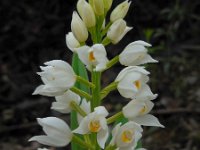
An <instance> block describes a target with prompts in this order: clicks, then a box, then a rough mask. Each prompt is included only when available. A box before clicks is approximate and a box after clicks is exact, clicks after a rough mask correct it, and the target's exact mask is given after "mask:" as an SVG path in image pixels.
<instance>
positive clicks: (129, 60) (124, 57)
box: [119, 41, 158, 66]
mask: <svg viewBox="0 0 200 150" xmlns="http://www.w3.org/2000/svg"><path fill="white" fill-rule="evenodd" d="M145 46H146V47H150V46H151V45H150V44H148V43H146V42H144V41H135V42H132V43H130V44H129V45H128V46H126V48H125V49H124V51H123V52H122V53H121V54H120V55H119V62H120V63H121V64H122V65H125V66H135V65H140V64H145V63H155V62H158V61H157V60H155V59H153V58H152V57H151V56H150V55H149V54H148V53H147V49H146V48H145Z"/></svg>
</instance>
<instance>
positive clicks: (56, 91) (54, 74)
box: [33, 60, 76, 96]
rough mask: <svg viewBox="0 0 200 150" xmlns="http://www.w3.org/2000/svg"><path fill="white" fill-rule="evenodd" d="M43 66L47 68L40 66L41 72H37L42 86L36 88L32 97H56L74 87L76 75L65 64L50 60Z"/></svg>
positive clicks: (60, 61)
mask: <svg viewBox="0 0 200 150" xmlns="http://www.w3.org/2000/svg"><path fill="white" fill-rule="evenodd" d="M44 64H45V65H47V66H45V67H42V66H41V67H40V68H41V70H42V72H38V75H40V76H41V79H42V81H43V83H44V84H42V85H40V86H38V87H37V88H36V89H35V91H34V92H33V95H36V94H40V95H44V96H58V95H62V94H63V93H64V92H65V91H67V90H68V89H69V88H71V87H72V86H74V84H75V82H76V75H75V73H74V71H73V69H72V67H71V66H70V65H69V64H68V63H67V62H65V61H62V60H52V61H49V62H46V63H44Z"/></svg>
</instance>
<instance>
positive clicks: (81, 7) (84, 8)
mask: <svg viewBox="0 0 200 150" xmlns="http://www.w3.org/2000/svg"><path fill="white" fill-rule="evenodd" d="M77 9H78V12H79V14H80V16H81V18H82V19H83V22H84V23H85V25H86V27H88V28H91V27H94V26H95V25H96V18H95V14H94V11H93V9H92V7H91V5H90V4H88V3H87V2H86V1H85V0H79V1H78V3H77Z"/></svg>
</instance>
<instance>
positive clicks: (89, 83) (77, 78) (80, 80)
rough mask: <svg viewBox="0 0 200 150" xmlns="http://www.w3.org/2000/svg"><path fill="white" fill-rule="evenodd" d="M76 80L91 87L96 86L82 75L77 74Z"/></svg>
mask: <svg viewBox="0 0 200 150" xmlns="http://www.w3.org/2000/svg"><path fill="white" fill-rule="evenodd" d="M76 80H77V81H79V82H81V83H83V84H85V85H87V86H89V87H91V88H94V87H95V85H94V84H92V83H91V82H89V81H88V80H86V79H84V78H82V77H80V76H76Z"/></svg>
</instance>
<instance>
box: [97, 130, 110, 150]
mask: <svg viewBox="0 0 200 150" xmlns="http://www.w3.org/2000/svg"><path fill="white" fill-rule="evenodd" d="M108 136H109V133H108V127H107V128H106V130H100V131H99V132H98V133H97V142H98V144H99V146H100V147H101V148H102V149H104V147H105V143H106V141H107V139H108Z"/></svg>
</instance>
